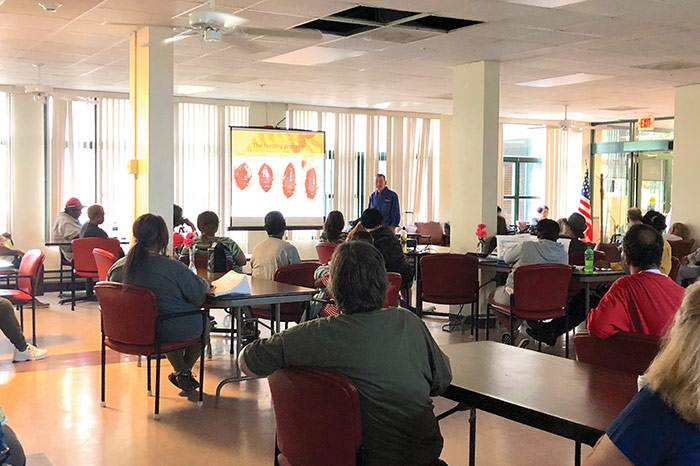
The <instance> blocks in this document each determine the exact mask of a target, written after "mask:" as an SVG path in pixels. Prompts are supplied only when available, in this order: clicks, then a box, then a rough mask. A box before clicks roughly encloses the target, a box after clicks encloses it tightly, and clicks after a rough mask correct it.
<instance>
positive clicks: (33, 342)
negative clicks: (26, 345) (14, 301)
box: [32, 297, 36, 346]
mask: <svg viewBox="0 0 700 466" xmlns="http://www.w3.org/2000/svg"><path fill="white" fill-rule="evenodd" d="M32 345H34V346H36V298H35V297H32Z"/></svg>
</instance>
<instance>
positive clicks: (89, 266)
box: [71, 238, 119, 276]
mask: <svg viewBox="0 0 700 466" xmlns="http://www.w3.org/2000/svg"><path fill="white" fill-rule="evenodd" d="M71 244H72V248H73V268H74V269H75V274H76V275H78V276H85V275H87V276H96V275H97V264H95V256H93V255H92V250H93V249H95V248H99V249H104V250H105V251H108V252H111V253H112V254H114V255H115V256H118V255H119V239H117V238H79V239H74V240H73V241H72V243H71Z"/></svg>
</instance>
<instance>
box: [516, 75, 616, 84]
mask: <svg viewBox="0 0 700 466" xmlns="http://www.w3.org/2000/svg"><path fill="white" fill-rule="evenodd" d="M608 78H612V76H607V75H604V74H589V73H574V74H567V75H566V76H557V77H555V78H544V79H537V80H535V81H527V82H523V83H516V84H517V85H518V86H530V87H555V86H568V85H570V84H580V83H585V82H589V81H598V80H600V79H608Z"/></svg>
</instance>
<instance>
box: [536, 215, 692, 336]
mask: <svg viewBox="0 0 700 466" xmlns="http://www.w3.org/2000/svg"><path fill="white" fill-rule="evenodd" d="M662 254H663V238H662V237H661V235H660V234H659V233H658V232H657V231H656V230H655V229H654V228H652V227H650V226H648V225H632V227H631V228H630V229H629V231H628V232H627V234H626V235H625V238H624V240H623V243H622V266H623V267H624V269H625V271H626V272H628V273H629V274H630V275H628V276H625V277H622V278H619V279H618V280H616V281H615V282H614V283H613V285H612V286H611V287H610V290H608V292H607V293H606V294H605V296H603V298H602V299H601V300H600V303H599V304H598V307H596V308H595V309H592V310H591V313H590V315H589V316H588V331H589V332H591V333H592V334H593V335H596V336H597V337H600V338H608V337H610V336H611V335H614V334H616V333H618V332H629V333H640V334H644V335H652V336H656V337H660V336H663V335H664V332H665V331H666V330H667V329H668V327H669V325H670V323H671V322H672V320H673V316H674V315H675V313H676V310H677V309H678V306H680V304H681V300H682V299H683V288H681V287H680V286H678V285H676V284H675V283H674V282H673V280H671V279H670V278H668V277H667V276H666V275H664V274H662V273H661V272H660V271H659V269H658V267H659V262H660V261H661V255H662ZM569 313H570V315H569V329H570V330H571V329H573V328H575V327H576V326H577V325H578V324H580V323H581V322H583V321H584V320H585V319H586V310H585V308H584V307H576V308H571V307H570V308H569ZM538 325H541V327H540V328H538ZM531 327H533V328H532V329H531V330H528V332H527V333H528V334H529V335H530V336H531V337H533V338H537V337H538V336H541V337H542V341H543V342H544V343H547V344H548V345H550V346H551V345H554V343H555V342H556V339H557V337H558V336H559V335H561V334H563V333H564V332H565V331H566V320H565V318H563V317H561V318H558V319H554V320H553V321H552V322H550V323H546V324H533V323H531ZM539 332H541V333H539Z"/></svg>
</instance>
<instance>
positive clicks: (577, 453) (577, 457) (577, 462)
mask: <svg viewBox="0 0 700 466" xmlns="http://www.w3.org/2000/svg"><path fill="white" fill-rule="evenodd" d="M574 465H575V466H581V442H576V447H575V449H574Z"/></svg>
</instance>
